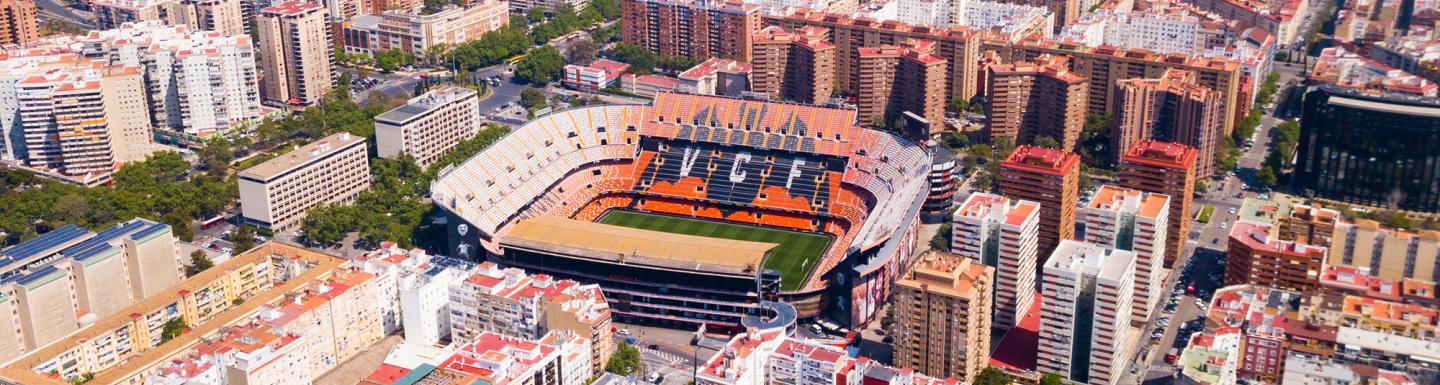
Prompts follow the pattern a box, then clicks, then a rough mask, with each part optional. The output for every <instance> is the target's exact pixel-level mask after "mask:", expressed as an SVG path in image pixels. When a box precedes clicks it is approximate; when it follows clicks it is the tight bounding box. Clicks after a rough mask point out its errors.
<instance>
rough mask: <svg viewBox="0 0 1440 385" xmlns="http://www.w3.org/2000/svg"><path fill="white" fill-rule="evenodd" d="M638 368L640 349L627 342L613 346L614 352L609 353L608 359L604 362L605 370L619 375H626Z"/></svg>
mask: <svg viewBox="0 0 1440 385" xmlns="http://www.w3.org/2000/svg"><path fill="white" fill-rule="evenodd" d="M639 370H640V349H636V348H635V346H633V345H630V344H628V343H622V344H619V345H618V346H616V347H615V353H613V354H611V355H610V361H609V362H606V363H605V371H607V372H610V373H615V374H618V375H621V376H628V375H630V374H631V373H635V372H637V371H639Z"/></svg>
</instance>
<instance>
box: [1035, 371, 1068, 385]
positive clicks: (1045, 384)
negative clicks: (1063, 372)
mask: <svg viewBox="0 0 1440 385" xmlns="http://www.w3.org/2000/svg"><path fill="white" fill-rule="evenodd" d="M1064 384H1065V379H1063V378H1061V377H1060V375H1059V374H1055V373H1045V375H1044V376H1041V377H1040V385H1064Z"/></svg>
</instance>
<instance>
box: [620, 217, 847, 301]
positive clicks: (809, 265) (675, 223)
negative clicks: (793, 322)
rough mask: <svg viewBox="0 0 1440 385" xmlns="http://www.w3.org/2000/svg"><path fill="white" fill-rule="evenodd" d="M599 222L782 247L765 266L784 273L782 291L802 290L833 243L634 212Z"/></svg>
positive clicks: (803, 235) (822, 238) (813, 237)
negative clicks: (817, 263)
mask: <svg viewBox="0 0 1440 385" xmlns="http://www.w3.org/2000/svg"><path fill="white" fill-rule="evenodd" d="M598 222H600V223H604V224H607V225H616V226H624V227H630V228H636V229H644V230H654V231H663V232H667V233H677V234H685V235H698V236H703V237H712V238H722V239H733V240H740V241H752V242H766V243H776V244H779V245H780V246H777V247H776V248H775V249H774V250H771V251H770V256H769V257H768V258H766V259H765V261H764V266H765V268H766V269H773V270H775V271H779V272H780V287H781V290H795V289H799V288H800V284H801V283H803V282H804V281H805V276H806V275H809V274H810V269H813V268H814V267H815V262H818V261H819V260H820V257H821V255H822V254H824V253H825V249H826V248H827V247H828V246H830V240H831V237H829V236H825V235H818V234H810V233H802V232H796V231H785V230H776V229H771V228H765V227H757V226H747V225H739V224H733V223H721V222H715V221H707V220H699V219H688V218H680V217H672V216H668V215H656V214H646V213H637V212H633V211H611V212H609V213H606V214H605V215H604V216H602V217H600V220H599V221H598Z"/></svg>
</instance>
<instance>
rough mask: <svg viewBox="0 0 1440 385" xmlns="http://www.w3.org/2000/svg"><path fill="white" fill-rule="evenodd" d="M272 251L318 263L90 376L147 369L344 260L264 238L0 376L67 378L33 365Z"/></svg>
mask: <svg viewBox="0 0 1440 385" xmlns="http://www.w3.org/2000/svg"><path fill="white" fill-rule="evenodd" d="M271 257H284V258H290V259H294V260H298V261H303V262H307V263H313V264H315V266H313V267H311V268H310V269H309V270H307V271H305V272H304V273H301V274H300V275H299V276H296V277H292V278H291V279H290V280H288V281H285V282H284V283H279V284H276V285H275V287H274V288H272V289H270V290H267V291H265V292H262V293H258V294H256V295H255V296H253V297H251V298H249V299H247V300H245V302H244V303H242V304H240V305H237V306H234V307H231V308H230V309H228V310H225V311H222V312H220V313H218V314H215V315H214V316H213V317H211V318H210V320H209V321H207V322H205V323H202V324H199V325H190V331H189V332H186V333H184V334H182V335H180V336H179V337H175V338H174V339H172V340H170V341H168V342H166V343H163V344H160V345H159V346H156V347H154V348H151V349H149V350H146V351H145V352H143V353H139V354H135V355H132V356H130V357H128V358H126V359H124V360H122V361H121V362H120V363H119V364H118V365H116V366H114V367H111V368H109V369H106V370H103V371H101V372H99V373H95V378H94V379H93V380H92V381H94V383H96V384H109V383H115V382H117V381H119V380H121V379H124V378H125V377H128V376H129V375H131V374H133V373H134V372H136V371H138V370H143V369H145V368H148V367H150V366H152V365H155V364H156V363H157V362H158V361H159V360H164V359H167V358H169V357H173V356H175V355H176V354H178V353H180V352H181V351H182V350H184V349H189V348H190V347H191V346H194V345H195V344H197V343H199V342H200V339H201V338H202V337H204V336H210V335H214V333H215V332H216V331H218V330H219V329H220V328H222V327H226V326H230V325H231V324H234V323H235V321H236V320H239V319H240V318H242V317H245V316H248V315H250V314H254V313H255V312H256V311H258V309H259V307H260V306H262V305H265V304H268V303H271V302H274V301H275V300H277V299H280V298H282V297H284V296H285V294H287V293H291V292H294V291H295V290H296V289H298V288H300V287H301V286H302V285H305V284H308V283H309V282H310V281H312V280H315V279H317V278H319V277H321V276H325V275H328V274H330V273H332V272H335V271H336V269H337V268H339V267H341V266H342V265H343V264H344V263H345V262H346V260H345V259H343V258H340V257H338V256H335V255H331V254H327V253H323V252H320V251H317V250H312V249H307V248H304V247H300V246H295V245H291V244H287V243H281V242H277V241H270V242H266V243H264V244H261V245H259V246H256V247H255V248H254V249H250V251H248V252H245V253H244V254H240V255H238V256H235V257H234V258H230V259H229V260H227V261H225V262H223V263H221V264H218V265H215V266H214V267H211V268H210V269H207V270H205V271H202V272H200V273H198V274H195V275H194V276H192V277H189V278H186V279H185V280H184V281H180V283H178V284H176V285H175V286H171V287H170V288H169V289H166V290H165V291H164V292H161V293H160V294H156V295H153V296H150V297H149V298H145V299H142V300H140V302H137V303H135V304H133V305H130V306H128V307H126V308H125V309H122V310H120V311H116V312H115V313H114V314H113V315H111V316H108V317H105V318H102V319H100V320H98V321H96V322H95V323H93V324H91V325H90V326H87V327H84V328H82V329H80V330H79V331H77V332H75V333H72V334H70V336H68V337H66V338H65V339H62V340H59V341H55V342H54V343H51V344H49V345H46V346H44V347H41V348H40V349H38V350H35V351H33V352H30V353H29V354H26V355H24V356H22V357H20V358H18V359H16V360H14V361H11V362H10V363H9V364H7V365H5V367H3V368H0V378H3V379H5V380H9V381H16V383H21V384H57V385H59V384H65V383H67V382H65V381H63V380H60V379H58V378H54V377H50V376H48V375H46V374H42V373H36V372H34V371H33V370H32V368H34V367H36V366H38V365H40V364H41V363H43V362H45V361H47V360H50V359H53V358H56V357H58V356H60V355H61V354H62V353H65V352H66V351H68V350H70V349H73V348H74V347H75V346H78V345H79V344H80V343H81V342H83V341H88V340H91V339H94V338H96V337H99V336H101V335H104V334H107V333H110V332H111V331H114V330H115V329H118V328H120V327H121V326H123V325H125V324H128V323H131V322H133V321H134V318H132V315H135V314H149V313H151V312H153V311H155V310H157V309H160V308H163V307H165V306H169V305H170V304H173V303H175V302H177V301H179V300H180V298H181V297H182V296H184V295H186V293H191V292H194V291H197V290H200V289H202V288H205V287H208V286H210V284H211V283H212V282H214V281H215V280H217V279H219V278H220V276H221V275H224V274H229V273H230V272H231V271H233V270H235V269H236V268H239V267H241V266H242V265H245V264H249V263H260V262H264V261H267V260H269V259H270V258H271ZM0 382H3V381H0Z"/></svg>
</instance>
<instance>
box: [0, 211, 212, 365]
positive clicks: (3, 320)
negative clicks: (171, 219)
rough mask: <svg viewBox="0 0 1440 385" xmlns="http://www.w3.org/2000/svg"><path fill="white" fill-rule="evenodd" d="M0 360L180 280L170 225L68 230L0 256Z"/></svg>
mask: <svg viewBox="0 0 1440 385" xmlns="http://www.w3.org/2000/svg"><path fill="white" fill-rule="evenodd" d="M0 256H3V258H4V260H6V261H8V262H7V263H6V264H5V265H4V266H0V277H3V281H0V325H4V326H3V327H0V361H4V360H9V359H14V358H17V357H19V356H21V355H23V354H25V353H27V352H31V351H34V350H35V349H38V348H41V347H44V346H46V345H49V344H51V343H52V342H54V341H56V340H59V339H61V338H62V337H64V336H66V335H68V334H70V333H71V332H74V331H76V330H78V329H79V328H80V327H82V326H83V325H84V324H87V323H88V322H90V321H91V320H94V319H95V318H99V317H107V316H111V315H115V314H117V313H119V312H120V311H121V310H122V309H124V308H125V307H126V306H129V305H130V304H133V303H135V302H137V301H140V300H141V299H143V298H146V297H148V296H150V295H154V294H156V293H158V292H160V291H161V290H163V289H164V288H166V287H170V286H171V285H174V284H175V283H176V282H179V281H180V279H181V278H182V277H184V272H183V267H182V266H181V264H180V260H179V258H178V256H177V255H176V252H175V238H174V236H173V235H171V232H170V226H169V225H166V224H164V223H156V222H152V221H148V220H144V219H135V220H131V221H127V222H123V223H120V224H118V225H115V226H113V227H110V228H107V229H105V230H103V231H101V232H100V233H98V234H97V233H93V232H90V231H88V230H85V229H83V228H80V227H76V226H66V227H62V228H59V229H56V230H53V231H51V232H48V233H45V234H42V235H40V236H39V237H36V238H34V239H31V240H29V241H26V242H22V243H20V244H18V245H15V246H13V247H11V248H8V249H5V250H4V251H3V252H0Z"/></svg>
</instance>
